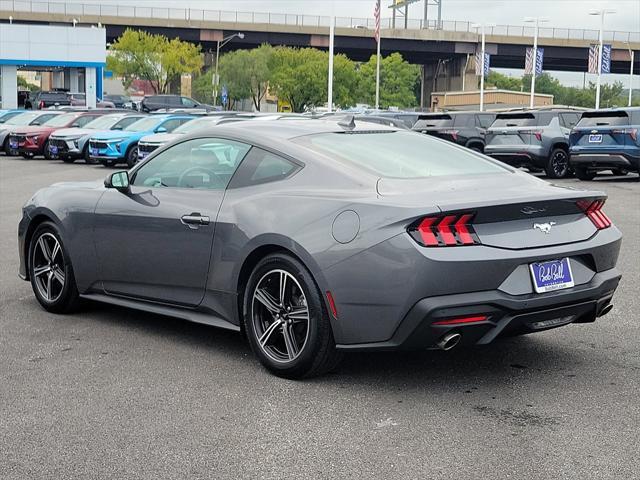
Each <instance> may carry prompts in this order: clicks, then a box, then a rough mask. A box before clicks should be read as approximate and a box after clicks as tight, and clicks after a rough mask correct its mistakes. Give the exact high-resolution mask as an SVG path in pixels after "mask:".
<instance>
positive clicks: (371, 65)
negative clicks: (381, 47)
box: [358, 53, 420, 108]
mask: <svg viewBox="0 0 640 480" xmlns="http://www.w3.org/2000/svg"><path fill="white" fill-rule="evenodd" d="M358 76H359V81H358V83H359V86H358V97H359V99H360V100H361V101H363V102H365V103H368V104H370V105H373V104H374V103H375V92H376V56H375V55H372V56H371V58H370V59H369V61H368V62H366V63H363V64H362V65H360V69H359V71H358ZM419 80H420V67H419V66H418V65H411V64H410V63H408V62H406V61H405V60H404V59H403V58H402V55H400V54H399V53H392V54H391V55H389V56H387V57H384V58H382V59H381V62H380V108H388V107H398V108H407V107H415V106H416V105H417V104H418V101H417V99H416V94H415V90H416V89H415V86H416V83H418V82H419Z"/></svg>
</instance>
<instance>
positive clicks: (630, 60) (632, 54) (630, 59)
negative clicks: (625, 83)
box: [627, 42, 635, 107]
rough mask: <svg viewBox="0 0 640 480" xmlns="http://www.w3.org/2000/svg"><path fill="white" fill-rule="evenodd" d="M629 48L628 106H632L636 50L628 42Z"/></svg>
mask: <svg viewBox="0 0 640 480" xmlns="http://www.w3.org/2000/svg"><path fill="white" fill-rule="evenodd" d="M627 48H629V63H630V66H629V103H628V106H629V107H630V106H631V100H632V97H633V61H634V56H635V55H634V54H635V52H634V51H633V49H632V48H631V44H630V43H629V42H627Z"/></svg>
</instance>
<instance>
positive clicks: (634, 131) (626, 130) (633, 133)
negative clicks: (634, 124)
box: [611, 128, 638, 142]
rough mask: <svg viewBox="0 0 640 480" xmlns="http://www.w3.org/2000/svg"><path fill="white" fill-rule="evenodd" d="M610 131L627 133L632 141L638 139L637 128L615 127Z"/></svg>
mask: <svg viewBox="0 0 640 480" xmlns="http://www.w3.org/2000/svg"><path fill="white" fill-rule="evenodd" d="M611 133H618V134H622V135H629V136H630V137H631V139H632V140H633V141H634V142H636V141H638V129H637V128H622V129H620V128H618V129H615V130H611Z"/></svg>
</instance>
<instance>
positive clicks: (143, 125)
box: [124, 117, 163, 132]
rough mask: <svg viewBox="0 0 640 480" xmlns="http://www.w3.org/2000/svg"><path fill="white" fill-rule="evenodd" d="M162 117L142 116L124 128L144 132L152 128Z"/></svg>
mask: <svg viewBox="0 0 640 480" xmlns="http://www.w3.org/2000/svg"><path fill="white" fill-rule="evenodd" d="M162 120H163V119H160V118H157V117H149V118H143V119H142V120H138V121H137V122H134V123H132V124H131V125H129V126H128V127H127V128H125V129H124V130H126V131H127V132H146V131H149V130H153V129H154V128H156V126H157V125H158V124H159V123H160V122H161V121H162Z"/></svg>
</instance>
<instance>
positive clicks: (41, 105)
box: [38, 100, 44, 110]
mask: <svg viewBox="0 0 640 480" xmlns="http://www.w3.org/2000/svg"><path fill="white" fill-rule="evenodd" d="M38 108H39V109H40V110H42V109H43V108H44V100H40V103H38Z"/></svg>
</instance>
